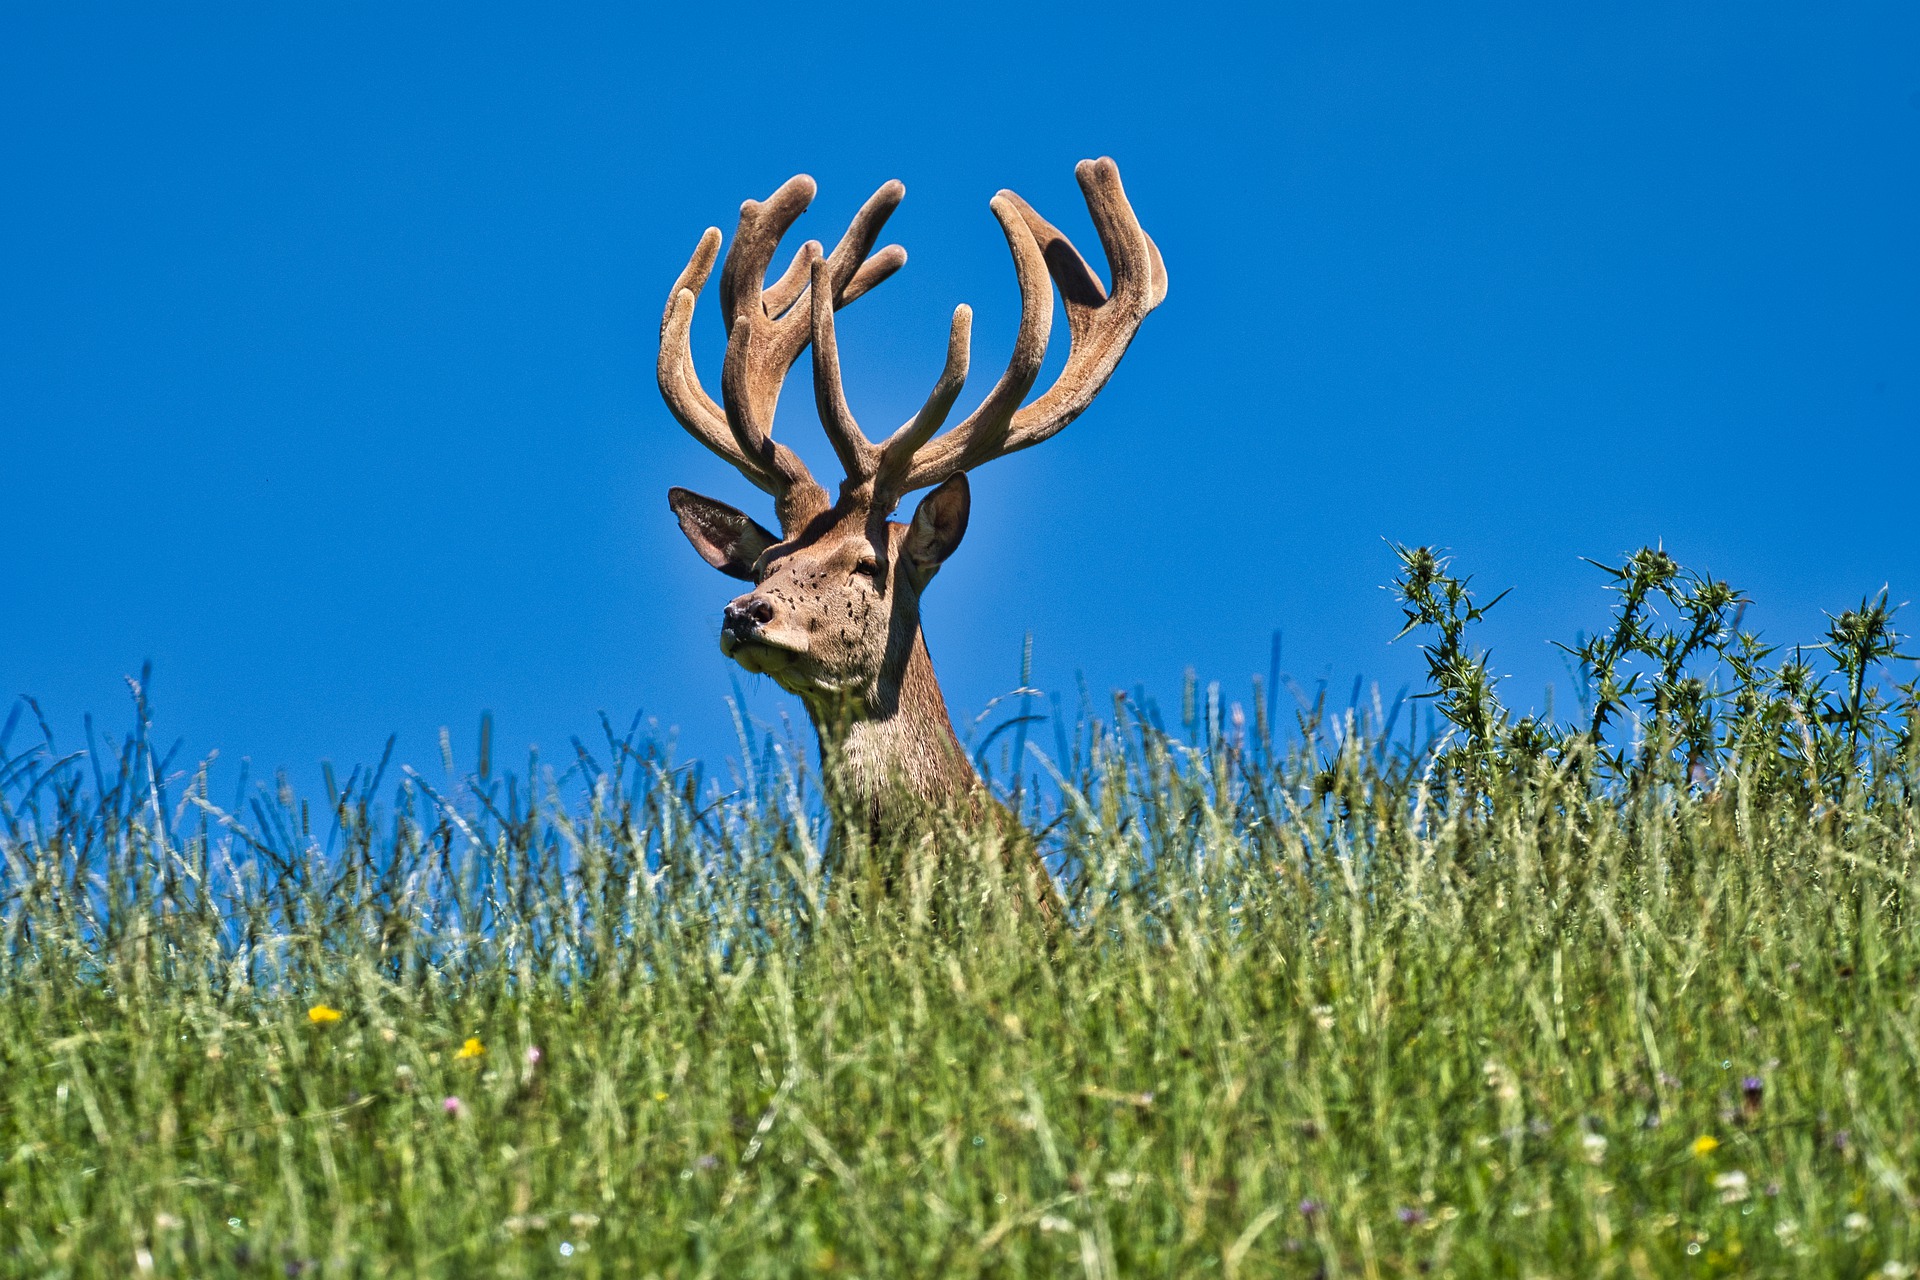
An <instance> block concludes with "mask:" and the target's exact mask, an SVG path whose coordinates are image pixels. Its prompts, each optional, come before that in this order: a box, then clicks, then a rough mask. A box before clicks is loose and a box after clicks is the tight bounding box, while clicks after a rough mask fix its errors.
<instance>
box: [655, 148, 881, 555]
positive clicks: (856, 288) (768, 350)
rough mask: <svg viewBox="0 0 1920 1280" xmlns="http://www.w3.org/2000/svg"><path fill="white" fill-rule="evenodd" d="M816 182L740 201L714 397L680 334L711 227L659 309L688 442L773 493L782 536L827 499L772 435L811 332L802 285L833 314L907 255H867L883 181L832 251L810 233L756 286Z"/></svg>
mask: <svg viewBox="0 0 1920 1280" xmlns="http://www.w3.org/2000/svg"><path fill="white" fill-rule="evenodd" d="M814 190H815V187H814V182H813V179H812V178H809V177H807V176H806V175H805V174H801V175H799V176H797V177H794V178H790V179H788V180H787V181H786V182H784V183H782V184H781V186H780V188H779V190H777V191H775V192H774V193H773V194H772V195H771V196H769V197H768V198H767V199H766V200H765V201H758V200H749V201H747V202H746V203H745V204H742V205H741V206H740V223H739V226H738V227H737V229H736V230H735V232H734V238H733V245H732V247H731V248H730V249H728V250H727V257H726V261H725V262H724V263H723V264H722V265H721V268H720V311H721V318H722V319H723V320H724V321H725V323H726V327H727V355H726V360H725V362H724V364H723V365H722V366H721V373H720V399H721V404H715V403H714V401H713V397H712V396H710V395H708V394H707V392H706V389H705V388H703V387H702V386H701V385H700V376H699V374H698V373H697V372H696V371H695V369H694V364H693V349H692V344H691V340H690V336H691V332H692V327H693V307H694V299H695V298H696V297H697V296H698V294H699V293H700V290H701V289H702V288H704V287H705V286H706V283H707V278H708V276H709V275H711V274H712V271H713V264H714V259H715V258H716V257H717V256H718V254H719V251H720V230H719V228H718V227H709V228H708V229H707V232H706V234H705V235H703V236H701V237H700V243H699V246H698V247H697V248H695V249H694V251H693V257H692V258H691V259H690V260H689V261H688V263H687V265H686V269H685V270H683V271H682V272H681V273H680V277H679V279H677V280H675V281H674V284H673V291H672V292H671V293H670V294H669V295H668V298H667V308H666V312H665V314H663V315H662V316H661V319H660V361H659V377H660V394H661V396H662V397H664V398H665V400H666V402H667V407H668V409H669V410H671V411H672V413H673V416H674V417H675V418H677V419H679V421H680V425H681V426H683V427H685V428H686V429H687V430H688V432H690V433H691V434H692V435H693V437H694V438H695V439H696V440H698V441H700V443H702V444H704V445H706V446H707V448H709V449H711V450H713V452H715V453H717V454H719V455H720V456H721V457H722V458H724V459H726V460H727V461H728V462H730V463H732V464H733V465H734V466H735V467H736V468H737V469H738V470H739V471H740V473H741V474H742V475H744V476H746V478H747V479H748V480H750V481H752V482H753V483H754V484H755V485H757V486H758V487H760V488H761V489H764V490H765V491H766V492H768V493H770V494H772V495H773V499H774V508H775V510H776V511H777V512H778V513H779V517H780V525H781V528H782V529H784V530H785V531H786V532H788V533H789V534H791V533H793V532H795V531H797V530H798V529H800V528H801V527H802V526H804V525H805V524H806V523H807V522H808V521H809V520H811V519H812V518H813V517H814V516H815V515H817V514H818V513H819V512H821V511H822V510H824V509H826V507H827V505H828V501H827V495H826V491H825V490H824V489H822V488H821V487H820V485H819V483H818V482H817V481H816V480H814V478H813V476H812V475H811V474H810V473H809V472H808V471H807V467H806V464H805V463H803V462H802V461H801V460H800V458H799V456H798V455H797V454H795V453H794V452H793V450H791V449H789V448H788V447H787V446H786V445H784V444H781V443H779V442H778V441H776V440H775V439H774V438H773V434H772V432H773V413H774V408H775V406H776V405H777V403H778V401H779V399H780V387H781V384H782V383H783V382H784V381H785V380H786V376H787V370H789V369H790V368H792V367H793V362H794V361H795V360H797V359H799V358H800V353H801V352H802V351H804V350H806V347H807V344H808V342H809V341H810V340H811V338H812V336H813V330H814V328H815V321H814V319H813V313H814V312H815V311H817V310H820V309H822V307H821V306H820V305H814V304H808V305H802V299H803V297H804V295H807V294H809V293H811V294H813V295H814V296H815V297H817V298H819V299H821V300H822V302H823V304H824V303H830V304H831V305H827V306H825V308H824V309H825V310H826V312H827V314H828V315H829V316H831V315H832V313H833V311H834V310H835V309H837V308H839V307H844V306H846V305H847V304H848V303H849V302H852V301H853V300H854V299H856V298H858V297H860V296H861V295H862V294H864V293H866V292H867V291H868V290H870V289H872V288H873V287H874V286H875V285H877V284H879V283H880V282H881V281H882V280H885V279H886V278H887V277H888V276H890V275H892V274H893V273H894V272H895V271H898V270H899V269H900V268H901V266H903V265H904V264H905V263H906V260H907V252H906V250H905V249H902V248H901V247H900V246H899V245H888V246H887V247H886V248H884V249H882V250H881V251H880V252H879V253H877V254H875V253H873V245H874V241H875V240H876V239H878V237H879V235H880V228H881V227H882V226H883V225H885V223H886V220H887V218H888V216H889V215H891V214H892V213H893V211H894V209H896V208H897V207H899V204H900V200H901V197H903V196H904V195H905V194H906V188H905V187H903V186H901V185H900V183H898V182H889V183H887V184H886V185H885V186H883V187H881V188H880V189H879V190H878V191H876V192H874V193H873V195H872V196H871V197H870V198H869V199H868V200H867V202H866V203H865V204H864V205H862V206H861V207H860V212H858V213H857V214H855V215H854V217H853V221H852V222H851V223H850V224H848V226H847V231H846V234H845V235H843V236H842V237H840V243H839V244H837V245H835V246H834V250H833V252H832V253H830V254H826V255H825V256H824V257H823V256H822V252H821V247H820V243H819V242H818V241H816V240H809V241H807V242H806V243H805V244H803V245H801V246H800V248H799V249H798V250H797V251H796V252H795V254H794V257H793V261H792V262H791V263H790V264H789V265H788V266H787V269H786V270H785V271H784V272H782V273H781V275H780V278H779V279H778V280H776V281H774V283H773V284H771V285H767V284H765V280H766V274H767V266H768V264H769V263H771V262H772V260H773V255H774V252H775V251H776V250H777V249H778V248H779V246H780V239H781V237H782V236H784V235H785V234H786V233H787V230H788V228H790V227H791V226H793V223H794V220H795V219H797V218H798V217H799V216H800V214H801V213H802V212H804V211H805V209H806V207H807V205H808V204H809V203H811V202H812V200H813V195H814ZM869 255H872V256H869ZM723 405H724V408H723V407H722V406H723Z"/></svg>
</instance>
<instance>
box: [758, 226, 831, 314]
mask: <svg viewBox="0 0 1920 1280" xmlns="http://www.w3.org/2000/svg"><path fill="white" fill-rule="evenodd" d="M822 252H824V250H822V249H821V248H820V242H819V241H818V240H809V241H807V242H806V243H805V244H803V245H801V246H800V248H799V251H798V252H796V253H795V254H794V255H793V261H792V262H789V263H788V264H787V269H786V270H785V271H783V272H781V273H780V278H779V279H778V280H775V281H774V282H773V283H772V284H770V285H768V286H767V287H766V289H765V291H763V292H762V293H761V295H760V300H761V302H762V304H763V305H764V306H765V307H766V309H767V314H768V315H769V316H772V317H773V318H774V319H776V320H777V319H779V318H780V317H781V316H783V315H785V314H786V313H787V308H789V307H791V306H792V305H793V304H794V301H795V299H797V298H799V296H800V295H801V294H803V293H805V292H806V291H807V283H808V282H809V281H811V280H812V279H813V263H814V260H815V259H817V258H818V257H819V256H820V255H821V253H822Z"/></svg>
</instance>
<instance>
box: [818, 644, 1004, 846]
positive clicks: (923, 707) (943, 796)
mask: <svg viewBox="0 0 1920 1280" xmlns="http://www.w3.org/2000/svg"><path fill="white" fill-rule="evenodd" d="M894 649H895V652H894V653H890V654H889V655H888V657H889V661H888V662H887V663H886V665H885V667H884V668H883V669H882V671H881V673H880V676H879V678H878V679H877V680H876V681H875V682H874V684H873V685H872V686H871V687H870V688H868V689H867V690H864V691H862V692H861V693H860V694H857V695H851V696H845V697H840V698H835V699H831V700H827V699H814V698H809V699H807V700H806V703H807V714H808V716H809V717H810V718H811V719H812V720H813V728H814V732H815V733H817V734H818V735H819V737H820V758H821V762H822V764H823V766H824V768H825V769H826V770H827V772H828V773H829V775H830V776H831V777H832V779H833V780H834V783H835V784H836V785H837V786H838V787H839V788H840V789H841V791H842V792H843V794H844V795H845V796H846V798H847V799H848V800H850V801H852V802H854V803H855V804H858V805H861V806H863V807H865V808H867V809H868V810H870V811H871V812H872V813H874V814H875V816H876V817H878V816H880V815H881V814H882V813H883V811H884V810H886V809H887V808H888V807H889V803H890V801H892V800H894V799H896V798H902V797H903V793H904V797H910V798H912V799H914V800H917V801H921V802H932V803H936V804H937V803H940V802H943V801H946V800H949V799H952V798H955V797H957V796H962V795H966V794H969V793H971V792H972V791H973V789H974V788H975V787H977V786H978V785H979V779H978V777H976V776H975V774H974V772H973V769H972V767H971V766H970V765H969V764H968V763H967V757H966V752H965V750H964V749H963V748H962V747H961V746H960V739H959V737H958V736H957V735H956V734H955V733H954V731H953V722H952V721H951V720H949V719H948V718H947V704H946V699H945V698H944V697H942V696H941V693H940V682H939V681H938V680H937V679H935V677H934V674H933V658H932V656H931V655H929V654H928V652H927V644H926V640H925V639H924V638H923V637H922V636H921V634H920V628H919V627H917V626H915V627H913V628H912V633H911V638H910V640H909V641H908V642H907V643H905V644H901V645H896V646H894Z"/></svg>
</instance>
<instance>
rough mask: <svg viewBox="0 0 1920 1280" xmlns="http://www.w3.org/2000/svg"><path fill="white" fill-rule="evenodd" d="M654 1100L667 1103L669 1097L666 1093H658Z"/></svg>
mask: <svg viewBox="0 0 1920 1280" xmlns="http://www.w3.org/2000/svg"><path fill="white" fill-rule="evenodd" d="M653 1100H654V1101H655V1102H665V1101H666V1100H667V1095H666V1094H664V1093H656V1094H654V1095H653Z"/></svg>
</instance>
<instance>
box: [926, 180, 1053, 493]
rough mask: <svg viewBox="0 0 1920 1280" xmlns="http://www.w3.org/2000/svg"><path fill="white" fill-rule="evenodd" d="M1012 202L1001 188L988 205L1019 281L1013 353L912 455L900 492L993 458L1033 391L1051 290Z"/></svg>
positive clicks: (1030, 236) (1050, 320)
mask: <svg viewBox="0 0 1920 1280" xmlns="http://www.w3.org/2000/svg"><path fill="white" fill-rule="evenodd" d="M1017 201H1018V197H1015V196H1014V195H1013V194H1012V193H1011V192H1007V191H1002V192H1001V193H1000V194H999V195H996V196H995V197H994V198H993V202H992V205H991V206H990V207H991V208H992V209H993V216H994V217H995V218H997V219H999V221H1000V229H1001V231H1002V232H1004V233H1005V235H1006V237H1007V248H1008V250H1009V251H1010V252H1011V253H1012V254H1013V267H1014V274H1015V275H1016V276H1017V277H1018V279H1019V282H1020V329H1019V332H1018V333H1017V334H1016V335H1015V337H1014V342H1013V355H1012V356H1011V357H1010V358H1009V359H1008V361H1007V369H1006V372H1005V373H1002V374H1001V375H1000V381H998V382H997V383H995V384H994V387H993V390H991V391H989V392H988V393H987V398H986V399H985V400H983V401H981V402H980V407H979V408H977V409H975V410H974V411H973V412H972V413H970V414H968V415H967V416H966V417H965V418H964V419H963V420H961V422H960V423H959V424H958V425H956V426H955V427H954V428H953V429H952V430H951V431H949V432H947V433H946V434H945V435H943V436H939V437H938V438H935V439H933V440H932V441H930V442H929V443H928V444H926V445H925V446H924V447H922V448H920V449H919V450H918V451H917V452H916V453H915V455H914V457H913V459H912V465H911V466H910V467H907V468H905V471H904V474H903V476H902V478H901V481H900V491H901V492H902V493H905V492H909V491H911V490H914V489H924V488H926V487H927V486H928V485H933V484H939V483H940V482H941V481H942V480H945V479H946V478H947V477H948V476H951V475H953V474H954V473H955V472H958V471H966V470H969V469H970V468H972V467H976V466H978V465H980V464H981V463H983V462H985V461H987V460H988V459H990V458H993V457H996V456H997V455H998V454H999V453H1000V452H1001V446H1002V444H1003V442H1004V441H1005V439H1006V433H1007V431H1008V430H1009V429H1010V427H1011V426H1012V422H1013V415H1014V411H1015V410H1016V409H1018V408H1019V407H1020V402H1021V401H1022V400H1023V399H1025V398H1026V394H1027V392H1028V391H1030V390H1032V389H1033V380H1034V379H1035V378H1036V377H1038V376H1039V374H1040V364H1041V362H1042V361H1043V360H1045V359H1046V355H1047V337H1048V335H1049V333H1050V332H1051V330H1052V328H1053V288H1052V286H1051V285H1049V284H1048V283H1047V266H1046V259H1045V258H1044V257H1043V256H1042V255H1041V252H1040V246H1039V244H1038V243H1037V242H1035V240H1034V238H1033V232H1032V231H1031V230H1029V229H1028V227H1027V223H1026V220H1025V219H1024V218H1022V217H1021V215H1020V208H1019V205H1018V203H1017ZM915 421H916V423H918V422H919V419H917V418H916V420H915ZM890 470H891V468H890ZM896 497H897V495H896Z"/></svg>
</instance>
